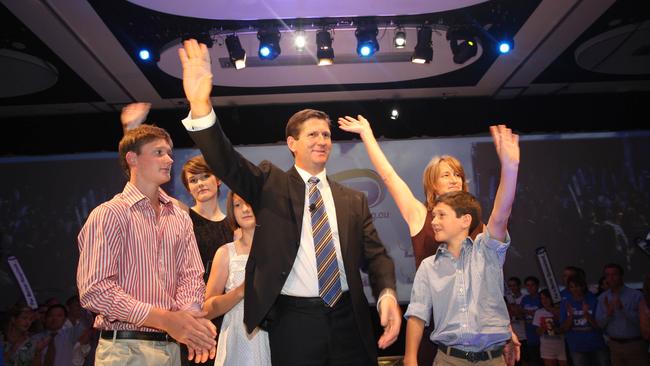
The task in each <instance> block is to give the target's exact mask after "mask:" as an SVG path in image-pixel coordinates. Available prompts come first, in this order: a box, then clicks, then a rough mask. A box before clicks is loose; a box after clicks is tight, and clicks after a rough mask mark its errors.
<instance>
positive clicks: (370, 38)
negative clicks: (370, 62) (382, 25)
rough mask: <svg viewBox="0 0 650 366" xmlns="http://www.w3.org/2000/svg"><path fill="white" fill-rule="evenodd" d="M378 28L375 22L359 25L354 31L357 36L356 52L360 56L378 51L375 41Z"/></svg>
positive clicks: (377, 44)
mask: <svg viewBox="0 0 650 366" xmlns="http://www.w3.org/2000/svg"><path fill="white" fill-rule="evenodd" d="M377 34H379V30H378V29H377V25H375V24H367V25H363V26H359V27H358V28H357V30H356V31H355V32H354V35H355V36H356V37H357V54H358V55H359V56H361V57H369V56H372V55H374V54H375V52H377V51H379V42H377Z"/></svg>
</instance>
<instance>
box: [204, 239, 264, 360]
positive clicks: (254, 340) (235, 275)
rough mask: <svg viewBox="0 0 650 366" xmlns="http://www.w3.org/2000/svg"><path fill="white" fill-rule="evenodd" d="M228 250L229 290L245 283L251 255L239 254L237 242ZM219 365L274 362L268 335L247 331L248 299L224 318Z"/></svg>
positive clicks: (257, 329)
mask: <svg viewBox="0 0 650 366" xmlns="http://www.w3.org/2000/svg"><path fill="white" fill-rule="evenodd" d="M225 247H226V248H227V250H228V258H229V263H228V271H229V274H228V280H227V281H226V288H225V292H226V293H227V292H230V291H232V290H233V289H234V288H236V287H237V286H239V285H241V284H242V283H243V282H244V277H245V273H246V272H245V270H246V261H247V260H248V254H239V255H238V254H237V252H236V251H235V243H228V244H226V245H225ZM214 364H215V366H221V365H228V366H268V365H270V364H271V351H270V348H269V336H268V334H267V333H266V332H265V331H263V330H261V329H259V328H256V329H255V330H254V331H253V333H251V334H249V333H248V332H246V326H245V325H244V301H240V302H239V303H237V305H235V306H234V307H233V308H232V309H230V311H228V312H227V313H226V314H225V315H224V317H223V324H222V325H221V330H220V332H219V341H218V343H217V356H216V357H215V360H214Z"/></svg>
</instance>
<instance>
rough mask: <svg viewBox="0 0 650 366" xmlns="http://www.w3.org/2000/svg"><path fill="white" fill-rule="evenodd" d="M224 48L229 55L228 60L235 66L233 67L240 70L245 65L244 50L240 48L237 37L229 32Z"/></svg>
mask: <svg viewBox="0 0 650 366" xmlns="http://www.w3.org/2000/svg"><path fill="white" fill-rule="evenodd" d="M226 48H227V49H228V55H229V56H230V62H231V63H232V64H233V65H234V66H235V69H237V70H241V69H243V68H245V67H246V51H245V50H244V49H243V48H242V46H241V42H239V37H237V35H235V34H231V35H229V36H228V37H226Z"/></svg>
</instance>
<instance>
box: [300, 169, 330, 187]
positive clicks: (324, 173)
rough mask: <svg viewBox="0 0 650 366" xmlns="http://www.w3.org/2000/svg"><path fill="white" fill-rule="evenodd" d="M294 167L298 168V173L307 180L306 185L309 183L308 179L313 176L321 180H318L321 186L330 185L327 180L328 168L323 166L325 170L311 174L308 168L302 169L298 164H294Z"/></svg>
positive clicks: (304, 180)
mask: <svg viewBox="0 0 650 366" xmlns="http://www.w3.org/2000/svg"><path fill="white" fill-rule="evenodd" d="M294 167H295V168H296V171H297V172H298V174H300V178H302V180H303V182H305V185H307V184H308V183H307V181H308V180H309V178H311V177H316V178H318V179H319V180H320V181H319V182H318V185H319V186H320V187H327V186H328V185H329V183H328V182H327V170H326V169H324V168H323V170H322V171H321V172H320V173H318V174H316V175H311V174H309V172H307V171H306V170H304V169H300V168H299V167H298V166H297V165H294Z"/></svg>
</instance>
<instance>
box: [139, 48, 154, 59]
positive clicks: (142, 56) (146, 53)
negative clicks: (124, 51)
mask: <svg viewBox="0 0 650 366" xmlns="http://www.w3.org/2000/svg"><path fill="white" fill-rule="evenodd" d="M138 56H139V57H140V60H142V61H149V59H151V52H149V50H146V49H141V50H140V52H138Z"/></svg>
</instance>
